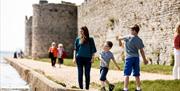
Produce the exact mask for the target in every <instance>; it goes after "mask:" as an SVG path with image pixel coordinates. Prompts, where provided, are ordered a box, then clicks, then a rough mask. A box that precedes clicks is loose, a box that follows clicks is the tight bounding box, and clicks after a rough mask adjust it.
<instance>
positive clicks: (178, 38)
mask: <svg viewBox="0 0 180 91" xmlns="http://www.w3.org/2000/svg"><path fill="white" fill-rule="evenodd" d="M174 48H176V49H180V34H179V35H175V36H174Z"/></svg>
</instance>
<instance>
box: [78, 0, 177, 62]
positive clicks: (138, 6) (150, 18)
mask: <svg viewBox="0 0 180 91" xmlns="http://www.w3.org/2000/svg"><path fill="white" fill-rule="evenodd" d="M178 21H180V0H86V2H84V3H83V4H82V5H81V6H79V7H78V28H80V27H81V26H83V25H86V26H87V27H88V28H89V30H90V34H91V36H93V37H94V38H95V43H96V46H97V49H98V50H100V48H101V47H102V44H103V43H104V42H105V41H107V40H110V41H112V42H113V43H114V46H113V48H112V52H113V53H114V54H116V58H117V60H120V55H119V54H120V48H119V47H118V41H117V40H116V36H118V35H121V36H124V35H127V34H129V32H130V31H129V30H130V27H131V26H133V25H134V24H138V25H140V29H141V30H140V33H139V36H140V37H141V38H142V40H143V42H144V44H145V53H146V54H147V57H148V59H151V60H152V61H153V62H154V63H156V62H157V61H159V62H160V64H169V62H170V58H171V57H170V56H171V54H173V34H174V27H175V25H176V23H177V22H178Z"/></svg>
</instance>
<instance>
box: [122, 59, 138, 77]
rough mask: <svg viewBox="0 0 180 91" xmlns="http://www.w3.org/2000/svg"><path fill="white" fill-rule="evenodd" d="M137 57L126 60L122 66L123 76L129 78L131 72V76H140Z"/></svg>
mask: <svg viewBox="0 0 180 91" xmlns="http://www.w3.org/2000/svg"><path fill="white" fill-rule="evenodd" d="M139 62H140V61H139V57H131V58H127V59H126V61H125V66H124V76H130V75H131V72H132V71H133V76H140V65H139Z"/></svg>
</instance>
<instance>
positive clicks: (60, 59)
mask: <svg viewBox="0 0 180 91" xmlns="http://www.w3.org/2000/svg"><path fill="white" fill-rule="evenodd" d="M58 63H59V68H61V64H63V59H62V58H58Z"/></svg>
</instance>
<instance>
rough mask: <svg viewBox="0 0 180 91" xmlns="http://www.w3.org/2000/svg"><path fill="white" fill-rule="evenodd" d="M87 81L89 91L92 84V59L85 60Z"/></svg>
mask: <svg viewBox="0 0 180 91" xmlns="http://www.w3.org/2000/svg"><path fill="white" fill-rule="evenodd" d="M84 62H85V64H84V66H85V79H86V89H89V84H90V71H91V58H85V60H84Z"/></svg>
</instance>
